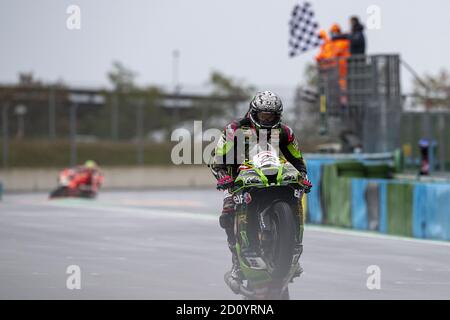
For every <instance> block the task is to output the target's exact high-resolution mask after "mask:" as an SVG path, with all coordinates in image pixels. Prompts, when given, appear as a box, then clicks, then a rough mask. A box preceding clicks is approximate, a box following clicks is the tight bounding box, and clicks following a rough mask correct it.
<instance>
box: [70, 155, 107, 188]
mask: <svg viewBox="0 0 450 320" xmlns="http://www.w3.org/2000/svg"><path fill="white" fill-rule="evenodd" d="M102 184H103V175H102V174H101V172H100V170H99V167H98V165H97V163H96V162H95V161H93V160H87V161H86V162H85V163H84V165H82V166H78V167H76V168H75V170H74V176H73V179H72V180H71V181H70V185H69V186H70V188H71V189H75V188H78V187H79V186H88V187H89V188H91V189H92V191H94V192H97V191H98V189H99V188H100V186H101V185H102Z"/></svg>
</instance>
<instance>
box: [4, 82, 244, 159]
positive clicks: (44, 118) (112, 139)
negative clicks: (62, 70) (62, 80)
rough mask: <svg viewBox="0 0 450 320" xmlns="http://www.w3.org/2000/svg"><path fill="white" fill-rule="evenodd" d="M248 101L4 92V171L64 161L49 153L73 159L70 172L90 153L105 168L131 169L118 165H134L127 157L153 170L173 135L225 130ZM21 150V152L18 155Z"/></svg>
mask: <svg viewBox="0 0 450 320" xmlns="http://www.w3.org/2000/svg"><path fill="white" fill-rule="evenodd" d="M246 100H247V98H246V97H242V96H218V95H213V94H210V95H187V94H166V93H163V92H161V91H160V90H158V89H156V88H148V89H139V90H133V91H130V92H126V93H125V92H118V91H110V90H109V91H108V90H91V89H82V88H65V87H62V86H1V87H0V108H2V150H1V153H2V161H3V167H4V168H6V167H8V166H10V165H11V164H12V165H19V166H21V165H27V163H29V161H30V160H29V159H32V158H33V156H37V157H38V158H39V159H40V160H41V161H43V162H45V161H47V160H57V159H60V158H61V157H62V155H55V154H53V155H52V156H51V157H46V155H45V154H44V152H43V149H44V148H47V150H46V152H47V153H53V152H55V153H61V152H62V153H64V155H65V156H67V155H68V156H69V158H68V159H66V160H67V162H66V163H64V165H69V164H71V165H73V164H75V163H77V162H78V161H80V160H82V159H80V156H79V155H80V153H81V154H83V150H88V149H90V152H91V154H93V157H95V156H99V157H103V159H104V160H106V164H108V163H109V162H111V164H119V165H120V164H126V161H125V160H124V161H123V162H121V161H116V160H117V159H114V161H113V158H114V157H116V158H121V157H124V159H125V158H127V161H128V158H129V156H128V155H125V153H128V154H129V153H130V152H132V153H133V154H134V158H135V163H137V164H146V163H152V159H149V158H148V156H146V155H147V154H148V153H151V152H152V150H153V152H154V153H155V152H156V153H158V152H159V151H161V152H165V149H166V146H167V144H168V142H170V134H171V132H172V130H173V129H174V128H176V127H180V126H182V127H185V128H187V129H189V125H187V123H189V124H190V126H191V127H192V123H193V120H202V121H203V128H204V129H207V128H208V127H222V126H223V125H224V124H225V123H224V122H225V121H226V119H228V118H232V117H233V116H235V114H236V113H237V109H238V108H239V106H240V104H241V102H243V101H246ZM190 129H192V128H190ZM93 146H94V148H93ZM130 146H132V147H131V150H130ZM159 146H161V148H162V149H160V148H159ZM14 148H16V149H17V150H20V152H14V150H11V149H14ZM36 148H38V149H40V153H39V154H38V153H37V152H36ZM155 148H156V149H155ZM121 150H122V151H121ZM105 154H108V155H107V156H104V155H105ZM46 159H47V160H46ZM66 160H64V161H66ZM128 164H131V163H129V162H128ZM55 165H61V163H59V162H58V163H55Z"/></svg>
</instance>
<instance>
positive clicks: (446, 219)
mask: <svg viewBox="0 0 450 320" xmlns="http://www.w3.org/2000/svg"><path fill="white" fill-rule="evenodd" d="M307 165H308V171H309V177H310V179H311V180H312V183H313V185H314V188H313V189H312V191H311V193H310V194H309V195H308V197H307V222H309V223H316V224H327V225H333V226H338V227H346V228H353V229H358V230H371V231H378V232H381V233H386V234H392V235H399V236H408V237H416V238H424V239H436V240H447V241H450V209H449V208H450V182H442V181H441V182H433V181H428V182H424V181H416V180H406V179H377V178H366V177H343V176H339V174H338V170H337V167H338V166H337V161H336V159H326V158H325V159H317V158H316V159H310V160H308V161H307Z"/></svg>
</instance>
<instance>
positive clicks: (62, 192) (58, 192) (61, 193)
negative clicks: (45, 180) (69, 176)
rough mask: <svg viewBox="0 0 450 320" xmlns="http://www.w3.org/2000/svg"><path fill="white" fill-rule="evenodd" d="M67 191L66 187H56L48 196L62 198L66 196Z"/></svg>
mask: <svg viewBox="0 0 450 320" xmlns="http://www.w3.org/2000/svg"><path fill="white" fill-rule="evenodd" d="M68 193H69V189H68V188H67V187H58V188H56V189H55V190H53V192H52V193H50V196H49V198H50V199H52V198H62V197H67V196H68Z"/></svg>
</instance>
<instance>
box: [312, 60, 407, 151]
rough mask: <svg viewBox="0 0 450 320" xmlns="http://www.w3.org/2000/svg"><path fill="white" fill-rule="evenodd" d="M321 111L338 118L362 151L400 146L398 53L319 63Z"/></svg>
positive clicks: (389, 149)
mask: <svg viewBox="0 0 450 320" xmlns="http://www.w3.org/2000/svg"><path fill="white" fill-rule="evenodd" d="M318 71H319V94H320V96H321V112H322V113H323V114H325V115H326V116H327V117H338V118H340V119H341V121H343V122H344V123H345V126H346V130H347V131H348V132H351V133H353V134H354V135H356V136H357V137H358V138H359V140H360V142H359V144H360V147H362V148H363V150H364V152H387V151H392V150H394V149H395V148H397V147H399V144H400V143H399V142H400V141H399V135H398V133H399V132H398V130H397V128H399V124H400V113H401V88H400V58H399V56H398V55H369V56H358V55H357V56H351V57H349V58H338V59H330V60H326V61H322V62H321V63H320V64H319V66H318Z"/></svg>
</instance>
